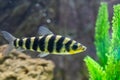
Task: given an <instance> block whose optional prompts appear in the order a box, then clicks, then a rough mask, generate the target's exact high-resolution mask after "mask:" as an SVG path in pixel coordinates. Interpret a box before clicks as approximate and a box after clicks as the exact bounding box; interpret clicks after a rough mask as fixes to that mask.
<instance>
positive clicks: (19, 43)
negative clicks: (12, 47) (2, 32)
mask: <svg viewBox="0 0 120 80" xmlns="http://www.w3.org/2000/svg"><path fill="white" fill-rule="evenodd" d="M18 45H19V46H20V47H22V46H23V39H19V41H18Z"/></svg>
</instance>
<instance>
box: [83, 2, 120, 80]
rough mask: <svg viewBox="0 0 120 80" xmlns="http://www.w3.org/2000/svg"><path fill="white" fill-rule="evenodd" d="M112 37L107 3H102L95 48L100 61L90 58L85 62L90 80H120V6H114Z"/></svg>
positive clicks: (97, 23) (86, 58)
mask: <svg viewBox="0 0 120 80" xmlns="http://www.w3.org/2000/svg"><path fill="white" fill-rule="evenodd" d="M113 8H114V12H113V18H112V37H111V38H110V34H109V29H110V26H109V21H108V11H107V3H105V2H104V3H101V6H100V8H99V11H98V17H97V21H96V28H95V47H96V54H97V57H98V61H95V60H94V59H92V58H91V57H90V56H87V57H85V59H84V61H85V63H86V66H87V67H88V71H89V80H120V76H119V75H120V69H119V68H120V53H119V52H120V4H117V5H114V6H113Z"/></svg>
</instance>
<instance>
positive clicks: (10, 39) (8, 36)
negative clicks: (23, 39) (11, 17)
mask: <svg viewBox="0 0 120 80" xmlns="http://www.w3.org/2000/svg"><path fill="white" fill-rule="evenodd" d="M1 35H2V36H3V37H4V38H5V39H6V40H7V41H8V42H9V43H12V42H13V41H14V40H15V39H16V38H15V37H14V36H12V35H11V34H10V33H8V32H7V31H1Z"/></svg>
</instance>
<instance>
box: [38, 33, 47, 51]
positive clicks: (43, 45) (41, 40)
mask: <svg viewBox="0 0 120 80" xmlns="http://www.w3.org/2000/svg"><path fill="white" fill-rule="evenodd" d="M46 37H47V35H46V36H43V37H42V38H41V39H40V40H39V47H40V50H41V51H45V39H46Z"/></svg>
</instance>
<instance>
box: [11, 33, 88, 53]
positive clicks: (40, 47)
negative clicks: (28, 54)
mask: <svg viewBox="0 0 120 80" xmlns="http://www.w3.org/2000/svg"><path fill="white" fill-rule="evenodd" d="M13 45H14V47H15V48H19V47H20V48H22V49H25V50H31V51H37V52H44V53H51V54H75V53H78V52H82V51H85V49H86V47H84V46H83V45H82V44H80V43H78V42H76V41H75V40H72V39H70V38H67V37H63V36H61V35H53V34H50V35H45V36H40V37H30V38H23V39H19V38H16V39H15V40H14V41H13ZM77 48H79V49H78V50H76V49H77Z"/></svg>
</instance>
